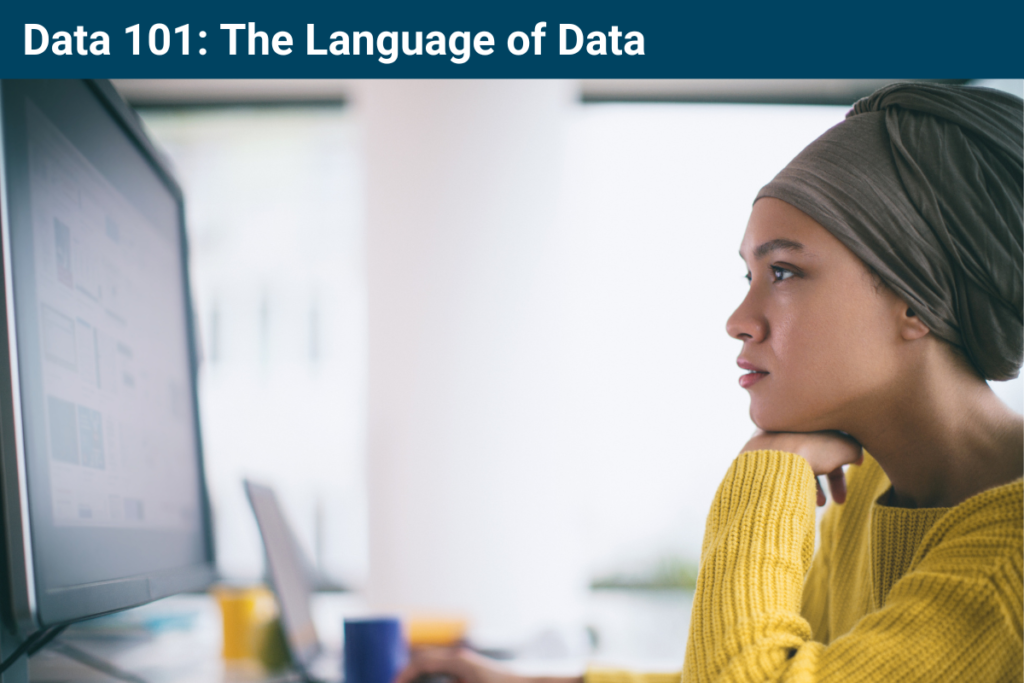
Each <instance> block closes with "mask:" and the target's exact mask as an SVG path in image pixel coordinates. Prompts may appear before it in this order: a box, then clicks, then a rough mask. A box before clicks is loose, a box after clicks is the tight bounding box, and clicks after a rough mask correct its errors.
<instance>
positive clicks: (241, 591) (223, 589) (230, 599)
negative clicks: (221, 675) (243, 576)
mask: <svg viewBox="0 0 1024 683" xmlns="http://www.w3.org/2000/svg"><path fill="white" fill-rule="evenodd" d="M211 592H212V593H213V595H214V597H215V598H216V599H217V603H218V604H219V605H220V612H221V616H222V617H223V619H224V649H223V656H224V659H226V660H252V661H259V660H260V658H261V657H260V655H261V652H260V646H261V644H262V640H263V634H264V633H265V631H266V628H267V626H268V625H269V624H270V623H271V622H273V620H274V619H275V618H276V617H277V603H276V602H275V601H274V594H273V593H271V592H270V590H269V589H268V588H266V587H265V586H252V587H246V588H238V587H233V586H217V587H216V588H214V589H213V590H212V591H211Z"/></svg>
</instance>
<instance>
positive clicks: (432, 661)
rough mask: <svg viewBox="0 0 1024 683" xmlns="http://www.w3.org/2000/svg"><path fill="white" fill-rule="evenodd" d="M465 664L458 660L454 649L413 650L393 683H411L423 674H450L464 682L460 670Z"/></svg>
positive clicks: (456, 651) (457, 653)
mask: <svg viewBox="0 0 1024 683" xmlns="http://www.w3.org/2000/svg"><path fill="white" fill-rule="evenodd" d="M464 668H465V664H464V663H463V662H461V661H460V659H459V651H458V650H457V649H455V648H441V647H429V648H413V649H412V650H411V651H410V652H409V663H408V664H407V665H406V667H405V668H404V669H402V670H401V671H400V672H399V673H398V675H397V676H396V677H395V680H394V683H412V681H414V680H416V678H418V677H419V676H421V675H423V674H439V673H445V674H451V675H453V676H456V677H457V678H459V679H462V680H465V672H464V671H461V669H464Z"/></svg>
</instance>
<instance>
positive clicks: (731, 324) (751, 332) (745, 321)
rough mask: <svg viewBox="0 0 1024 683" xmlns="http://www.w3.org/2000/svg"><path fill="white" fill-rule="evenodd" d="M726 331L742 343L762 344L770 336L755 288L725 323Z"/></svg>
mask: <svg viewBox="0 0 1024 683" xmlns="http://www.w3.org/2000/svg"><path fill="white" fill-rule="evenodd" d="M725 331H726V332H728V334H729V336H730V337H732V338H733V339H739V340H740V341H753V342H760V341H764V338H765V337H766V336H768V321H767V320H765V318H764V315H762V313H761V311H760V310H759V307H758V306H757V296H756V294H755V292H754V289H753V288H751V289H750V290H749V291H748V292H747V295H746V296H745V297H744V298H743V301H742V302H741V303H740V305H739V307H737V308H736V310H735V311H733V312H732V315H730V316H729V319H728V320H727V321H726V322H725Z"/></svg>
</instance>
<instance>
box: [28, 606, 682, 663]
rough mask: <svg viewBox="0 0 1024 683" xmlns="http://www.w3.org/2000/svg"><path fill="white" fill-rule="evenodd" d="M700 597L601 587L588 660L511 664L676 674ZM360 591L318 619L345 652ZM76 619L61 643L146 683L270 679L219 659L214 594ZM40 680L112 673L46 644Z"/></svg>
mask: <svg viewBox="0 0 1024 683" xmlns="http://www.w3.org/2000/svg"><path fill="white" fill-rule="evenodd" d="M691 600H692V595H691V594H689V593H684V592H678V591H595V592H594V593H592V594H591V598H590V605H589V610H588V611H589V619H588V623H590V624H591V626H593V627H594V628H595V629H596V631H597V633H598V636H599V638H598V647H597V649H596V651H595V652H593V653H591V655H590V657H582V656H577V657H570V658H554V659H552V658H548V657H537V658H533V659H526V660H513V661H511V662H506V665H508V666H510V668H512V669H514V670H518V671H520V672H521V673H528V674H548V675H572V674H578V673H580V672H582V671H583V669H584V668H585V666H586V664H587V661H588V660H589V661H593V662H598V663H602V664H612V665H620V666H625V667H627V668H632V669H635V670H648V671H651V670H659V671H672V670H678V669H680V668H681V667H682V660H683V653H684V651H685V647H686V640H685V639H686V632H687V630H688V628H689V616H690V605H691ZM365 614H366V609H365V607H364V605H363V604H362V602H361V600H360V598H359V597H358V596H357V595H354V594H345V593H327V594H319V595H317V596H316V597H315V598H314V601H313V617H314V620H315V622H316V626H317V630H318V633H319V636H320V640H321V642H323V643H324V645H325V647H326V648H328V649H334V650H335V651H336V652H337V651H340V644H341V635H342V620H343V619H344V618H345V617H350V616H360V615H365ZM101 624H103V622H102V621H97V622H87V623H86V624H83V625H76V626H75V627H72V628H71V629H69V630H68V631H66V632H65V634H63V635H62V636H61V637H60V640H62V641H65V642H68V643H70V644H72V645H74V646H76V647H78V648H79V649H80V650H83V651H85V652H88V653H89V654H91V655H93V656H94V657H97V658H99V659H102V660H105V661H107V662H110V663H111V664H114V665H115V666H117V667H118V668H120V669H122V670H123V671H126V672H129V673H131V674H134V675H136V676H138V677H140V678H142V679H144V680H145V681H146V682H147V683H270V682H271V681H282V680H285V679H282V678H280V677H278V678H276V679H275V678H273V677H270V676H268V675H267V674H266V673H265V672H263V671H262V670H260V669H259V668H258V667H257V666H255V665H251V664H245V663H237V664H236V663H226V662H225V661H224V660H223V659H222V658H221V644H222V640H221V638H222V635H221V617H220V611H219V608H218V607H217V604H216V602H215V601H214V600H213V598H211V597H210V596H208V595H179V596H174V597H172V598H167V599H165V600H161V601H159V602H156V603H153V604H151V605H146V606H144V607H140V608H138V609H135V610H131V611H129V612H124V613H122V615H121V616H120V617H119V618H117V619H114V620H111V621H110V622H108V626H109V628H106V629H100V628H98V627H97V626H99V625H101ZM29 678H30V680H31V681H32V682H33V683H67V682H68V681H75V682H76V683H77V682H79V681H81V682H82V683H94V682H98V681H105V682H109V681H112V680H115V679H112V678H111V677H110V676H108V675H105V674H103V673H100V672H98V671H96V670H94V669H91V668H89V667H86V666H84V665H82V664H79V663H77V662H75V661H73V660H71V659H68V658H67V657H65V656H64V655H62V654H60V653H59V652H56V651H51V650H43V651H41V652H39V653H37V654H36V655H35V656H34V657H32V659H30V660H29Z"/></svg>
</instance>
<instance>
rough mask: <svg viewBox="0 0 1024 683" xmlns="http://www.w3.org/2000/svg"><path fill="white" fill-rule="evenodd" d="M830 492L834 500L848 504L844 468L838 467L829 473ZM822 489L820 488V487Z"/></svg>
mask: <svg viewBox="0 0 1024 683" xmlns="http://www.w3.org/2000/svg"><path fill="white" fill-rule="evenodd" d="M827 476H828V490H829V491H830V492H831V493H832V500H834V501H835V502H837V503H839V504H842V503H845V502H846V477H845V476H844V475H843V468H842V467H841V466H840V467H837V468H836V469H834V470H832V471H831V472H829V473H828V475H827ZM819 489H820V487H819Z"/></svg>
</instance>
